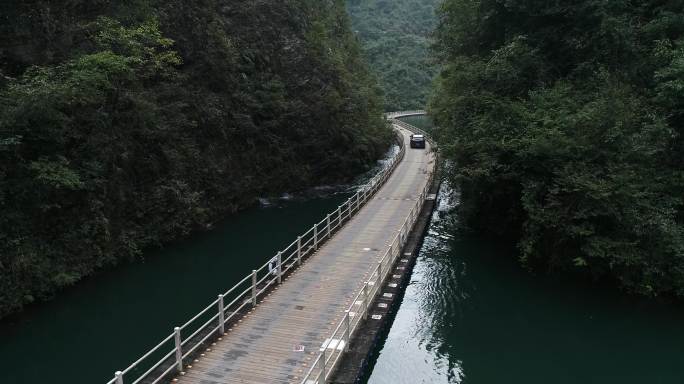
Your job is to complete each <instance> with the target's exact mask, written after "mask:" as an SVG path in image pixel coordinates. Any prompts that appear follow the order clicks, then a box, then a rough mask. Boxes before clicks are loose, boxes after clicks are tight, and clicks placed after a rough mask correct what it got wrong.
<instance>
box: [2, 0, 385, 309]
mask: <svg viewBox="0 0 684 384" xmlns="http://www.w3.org/2000/svg"><path fill="white" fill-rule="evenodd" d="M381 113H382V106H381V103H380V97H379V92H378V90H377V86H376V85H375V84H374V81H373V79H372V77H371V76H370V74H369V72H368V70H367V69H366V67H365V64H364V63H363V61H362V60H361V51H360V47H359V46H358V43H357V41H356V38H355V37H354V35H353V34H352V33H351V29H350V26H349V21H348V17H347V14H346V4H345V3H344V2H343V1H342V0H296V1H284V2H271V1H254V0H231V1H229V2H225V1H219V0H202V1H198V2H187V1H180V0H170V1H157V0H134V1H126V2H118V1H110V0H100V1H87V0H78V1H68V2H62V1H49V0H45V1H38V2H31V3H30V4H29V3H28V2H24V1H18V0H12V1H4V2H2V4H1V5H0V213H1V214H0V317H2V316H3V315H6V314H8V313H10V312H12V311H15V310H17V309H19V308H21V306H22V305H24V304H25V303H29V302H32V301H34V300H37V299H43V298H46V297H49V296H50V295H52V294H53V293H54V291H55V290H56V289H58V288H60V287H62V286H65V285H68V284H72V283H74V282H76V281H77V280H79V279H81V278H82V277H83V276H86V275H88V274H91V273H92V272H93V271H96V270H97V269H99V268H102V267H105V266H108V265H113V264H115V263H117V262H118V261H120V260H122V259H124V260H125V259H134V258H136V257H139V256H140V254H141V250H142V249H144V248H146V247H149V246H154V245H158V244H161V243H162V242H164V241H168V240H170V239H174V238H177V237H179V236H182V235H185V234H187V233H188V232H189V231H191V230H194V229H197V228H203V227H205V226H207V225H209V224H210V223H211V222H212V221H214V220H216V219H218V218H220V217H221V216H222V215H225V214H226V213H228V212H231V211H234V210H236V209H239V208H240V207H244V206H246V205H248V204H251V203H252V201H253V200H254V199H255V197H256V196H259V195H263V194H271V193H278V192H283V191H286V190H294V189H300V188H305V187H307V186H310V185H312V184H314V183H324V182H334V181H344V180H345V179H348V178H350V177H352V176H353V175H355V174H357V173H358V172H360V171H362V170H364V169H367V167H368V166H369V165H370V164H371V163H372V162H373V161H374V160H375V159H376V158H378V157H379V156H380V155H381V154H382V153H383V152H384V150H385V148H386V144H387V143H388V142H389V140H390V137H391V134H390V131H389V129H388V128H387V127H386V125H385V123H384V122H383V121H382V120H381V118H380V115H381Z"/></svg>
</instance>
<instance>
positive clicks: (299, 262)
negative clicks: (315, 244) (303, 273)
mask: <svg viewBox="0 0 684 384" xmlns="http://www.w3.org/2000/svg"><path fill="white" fill-rule="evenodd" d="M297 265H302V237H301V236H297Z"/></svg>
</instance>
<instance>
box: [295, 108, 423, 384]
mask: <svg viewBox="0 0 684 384" xmlns="http://www.w3.org/2000/svg"><path fill="white" fill-rule="evenodd" d="M419 112H423V113H419ZM406 113H407V112H396V113H393V114H386V118H387V119H388V120H390V121H392V122H393V123H395V120H394V119H395V117H394V116H399V117H402V116H406V115H407V114H406ZM419 114H425V113H424V111H408V115H413V116H415V115H419ZM390 115H391V116H392V117H390ZM396 121H398V120H396ZM401 123H402V124H399V125H400V126H402V127H404V128H406V129H408V130H410V131H412V132H414V133H422V134H425V135H426V137H429V136H427V133H426V132H424V131H423V130H421V129H419V128H418V127H415V126H413V125H410V124H407V123H404V122H401ZM433 177H434V170H432V171H429V174H428V179H427V182H426V183H425V186H424V187H423V190H422V191H421V193H420V195H419V197H418V199H417V200H416V203H415V204H414V205H413V207H412V208H411V211H410V212H409V214H408V215H407V216H406V218H405V219H404V222H403V224H402V226H401V229H400V230H399V233H398V234H397V235H395V236H394V238H393V239H392V243H391V244H390V245H389V247H388V248H387V249H386V250H385V252H384V254H383V256H382V258H381V259H380V261H379V262H378V265H377V267H373V269H375V271H373V273H372V274H371V275H370V277H369V278H368V280H367V281H365V282H364V284H363V286H362V288H361V289H360V290H359V291H358V292H357V294H356V296H355V297H354V298H353V299H352V301H351V305H349V307H348V308H347V310H346V311H345V312H344V313H345V315H344V317H343V318H342V320H341V321H340V322H339V323H338V324H337V326H336V327H335V329H334V330H333V331H332V332H331V333H330V336H329V337H328V339H327V340H326V341H325V342H324V343H323V345H322V346H321V348H320V350H319V353H318V355H317V356H316V358H315V359H314V360H313V362H312V363H311V367H310V368H309V370H308V371H307V372H306V374H305V375H304V377H303V379H302V380H301V384H310V383H316V384H326V383H327V382H328V381H327V380H328V378H329V377H330V376H331V375H332V374H333V373H334V371H335V368H336V366H337V363H338V362H339V360H340V358H341V356H342V355H343V353H344V352H345V351H347V350H348V348H349V342H350V340H351V339H352V337H353V336H354V335H355V333H356V331H357V330H358V326H359V324H360V323H361V319H362V318H364V319H365V318H366V317H367V316H368V313H369V312H370V310H371V309H370V304H371V303H372V302H373V300H374V299H375V296H376V295H377V294H378V292H379V291H380V289H381V286H382V283H383V282H384V281H385V279H386V278H387V276H388V275H389V273H390V271H391V270H392V266H393V265H394V263H395V262H396V260H397V258H398V256H399V255H400V254H401V250H402V248H403V246H404V245H405V244H406V241H407V240H408V234H409V232H410V231H411V229H412V228H413V225H414V224H415V222H416V220H417V219H418V215H419V213H420V210H421V209H422V208H423V204H424V202H425V199H426V198H427V195H428V192H429V191H430V187H431V185H432V181H433ZM369 287H372V288H369ZM352 317H353V318H354V320H353V321H352V320H351V318H352ZM342 332H343V333H342ZM340 333H341V334H340ZM333 343H334V344H333ZM331 345H332V351H330V350H331ZM340 345H343V347H340ZM329 362H331V363H330V364H329ZM314 372H317V373H316V374H315V375H314Z"/></svg>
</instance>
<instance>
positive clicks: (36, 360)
mask: <svg viewBox="0 0 684 384" xmlns="http://www.w3.org/2000/svg"><path fill="white" fill-rule="evenodd" d="M347 197H348V196H347V194H345V193H341V194H334V195H328V196H327V197H319V198H310V199H298V198H292V199H288V200H277V201H271V202H270V205H269V206H268V207H255V208H252V209H248V210H246V211H243V212H241V213H239V214H237V215H234V216H233V217H231V218H230V219H228V220H225V221H224V222H222V223H219V224H217V225H216V226H215V228H214V229H213V230H212V231H210V232H206V233H200V234H197V235H195V236H193V237H191V238H190V239H188V240H185V241H182V242H177V243H174V244H172V245H170V246H168V247H167V248H166V249H163V250H159V251H155V252H149V253H148V254H146V256H145V260H144V262H138V263H131V264H128V265H122V266H120V267H118V268H115V269H114V270H111V271H108V272H105V273H101V274H100V275H98V276H94V277H92V278H90V279H87V280H85V281H83V282H81V283H79V284H78V285H76V286H75V287H72V288H70V289H67V290H65V291H64V292H61V293H60V294H59V296H58V297H57V298H56V299H55V300H53V301H51V302H48V303H44V304H41V305H38V306H35V307H33V308H29V309H28V310H26V311H24V312H23V313H22V314H21V315H19V316H15V317H13V318H10V319H8V320H6V321H3V322H1V323H0V361H2V362H3V366H2V369H0V383H2V384H35V383H41V382H45V381H49V382H51V383H60V384H62V383H64V384H80V383H82V384H86V383H87V384H93V383H104V382H106V381H107V380H109V379H110V378H112V377H113V373H114V371H116V370H119V369H123V368H124V367H126V366H127V365H128V364H130V363H132V362H133V361H134V360H135V359H137V358H138V357H140V355H142V354H143V353H144V352H146V351H147V350H148V349H149V348H151V347H152V346H154V345H155V344H156V343H158V342H159V341H161V339H162V338H163V337H165V336H167V335H168V334H170V333H171V332H172V330H173V327H174V326H177V325H180V324H182V323H183V322H185V321H186V320H188V319H189V318H190V317H192V315H194V314H195V313H197V312H199V311H200V310H201V309H203V308H204V307H205V306H206V305H207V304H208V303H210V302H211V301H213V300H214V299H215V298H216V295H217V294H218V293H220V292H223V291H225V290H226V289H228V288H229V287H230V286H232V285H233V284H235V283H236V282H237V281H238V280H239V279H241V278H242V277H244V276H245V275H247V274H248V273H249V272H250V271H251V270H252V269H253V268H255V267H257V266H260V265H262V264H263V263H265V262H266V261H267V260H268V259H269V258H271V257H273V255H274V254H275V253H276V252H277V251H278V250H279V249H281V248H283V247H285V246H286V245H288V244H289V243H290V242H291V241H292V240H293V239H295V238H296V236H297V235H299V234H301V233H302V232H304V231H305V230H306V229H308V228H309V227H310V226H311V225H312V224H313V223H314V221H316V220H320V219H321V218H322V217H323V216H324V215H325V214H326V213H328V212H330V211H332V210H334V209H336V208H337V206H338V205H339V204H340V203H341V202H342V201H343V200H344V199H345V198H347Z"/></svg>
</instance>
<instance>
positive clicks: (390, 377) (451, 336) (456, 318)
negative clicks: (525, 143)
mask: <svg viewBox="0 0 684 384" xmlns="http://www.w3.org/2000/svg"><path fill="white" fill-rule="evenodd" d="M456 200H457V196H456V195H455V194H454V193H453V192H448V191H447V192H446V193H442V194H441V197H440V204H439V209H438V210H437V211H436V212H435V214H434V216H433V221H432V223H431V226H430V228H429V233H428V235H427V237H426V238H425V241H424V243H423V247H422V249H421V253H420V255H419V258H418V261H417V263H416V266H415V269H414V272H413V276H412V280H411V284H410V285H409V287H408V289H407V291H406V295H405V296H404V299H403V302H402V304H401V307H400V309H399V310H398V313H397V314H396V318H395V321H394V323H393V325H392V328H391V329H390V331H389V335H388V337H387V339H386V340H385V343H384V346H383V347H382V349H381V351H380V356H379V357H378V359H377V361H376V362H375V367H374V370H373V372H372V374H371V376H370V378H369V379H368V382H369V383H371V384H385V383H387V384H389V383H392V384H396V383H472V384H474V383H478V384H482V383H487V384H494V383H539V384H542V383H543V384H547V383H560V384H564V383H568V384H569V383H572V384H576V383H601V384H607V383H619V384H631V383H634V384H636V383H639V384H642V383H662V384H681V383H683V382H684V308H682V306H681V305H677V304H664V303H658V302H655V301H651V300H645V299H639V298H634V297H629V296H627V295H624V294H621V293H620V292H617V291H615V290H613V289H610V288H605V287H597V286H595V285H591V284H587V283H583V282H578V281H573V280H571V279H567V278H559V277H557V276H556V277H553V276H533V275H532V274H530V273H529V272H527V271H525V270H524V269H523V268H521V267H520V265H519V264H518V262H517V261H516V258H517V252H516V250H515V249H511V248H508V247H505V246H501V245H499V244H496V243H493V242H492V241H491V240H483V239H479V238H477V237H473V236H471V235H468V234H464V233H461V232H459V229H458V228H459V226H458V217H457V215H456V214H455V213H454V212H453V206H454V205H455V201H456Z"/></svg>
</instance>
